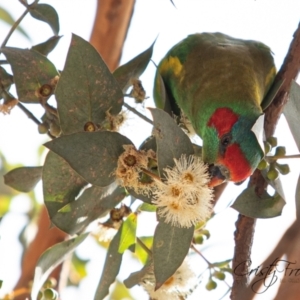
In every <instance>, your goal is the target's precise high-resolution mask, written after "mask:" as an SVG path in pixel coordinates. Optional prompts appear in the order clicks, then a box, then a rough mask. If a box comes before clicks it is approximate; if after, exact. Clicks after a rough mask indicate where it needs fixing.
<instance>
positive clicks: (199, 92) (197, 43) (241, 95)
mask: <svg viewBox="0 0 300 300" xmlns="http://www.w3.org/2000/svg"><path fill="white" fill-rule="evenodd" d="M275 75H276V68H275V65H274V60H273V57H272V52H271V50H270V48H269V47H267V46H266V45H264V44H262V43H260V42H257V41H252V40H241V39H236V38H232V37H230V36H228V35H225V34H222V33H201V34H192V35H189V36H188V37H187V38H185V39H184V40H182V41H181V42H179V43H178V44H176V45H175V46H174V47H173V48H171V50H169V52H168V53H167V54H166V56H165V57H164V58H163V59H162V60H161V62H160V63H159V65H158V67H157V72H156V75H155V82H154V100H155V104H156V106H157V107H159V108H165V109H166V106H168V107H169V109H168V110H169V112H172V113H173V114H175V115H180V114H181V112H182V113H183V114H184V115H185V116H186V117H187V118H188V119H189V121H190V122H191V124H192V126H193V127H194V129H195V131H196V133H197V134H198V135H199V136H200V137H201V138H202V141H203V145H202V159H203V161H204V162H206V163H207V164H209V172H210V175H211V182H210V186H216V185H218V184H220V183H222V182H223V181H225V180H226V181H233V182H241V181H244V180H245V179H246V178H248V177H249V176H250V175H251V174H252V173H253V171H254V170H255V169H256V167H257V166H258V164H259V162H260V161H261V159H262V158H263V157H264V152H263V150H262V147H261V142H262V140H261V141H259V140H258V138H257V136H258V135H261V139H262V133H263V122H262V121H261V120H262V119H263V109H264V103H267V102H268V101H270V100H268V101H267V98H268V95H267V93H268V91H269V89H270V87H271V85H272V83H273V80H274V77H275ZM166 102H167V104H166ZM253 127H255V130H254V128H253Z"/></svg>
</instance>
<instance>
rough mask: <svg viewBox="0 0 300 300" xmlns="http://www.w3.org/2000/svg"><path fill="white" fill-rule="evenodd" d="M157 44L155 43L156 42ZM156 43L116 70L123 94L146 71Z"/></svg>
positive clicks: (115, 75) (115, 74)
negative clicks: (133, 80)
mask: <svg viewBox="0 0 300 300" xmlns="http://www.w3.org/2000/svg"><path fill="white" fill-rule="evenodd" d="M154 43H155V41H154ZM154 43H153V44H152V45H151V46H150V47H149V48H148V49H147V50H145V51H144V52H142V53H141V54H139V55H138V56H136V57H135V58H133V59H132V60H130V61H129V62H127V63H126V64H124V65H122V66H121V67H119V68H118V69H116V70H115V71H114V73H113V75H114V77H115V78H116V79H117V81H118V83H119V86H120V88H121V89H122V91H123V93H126V91H127V89H128V88H129V87H130V86H131V85H132V82H131V81H132V79H137V78H139V77H140V76H141V74H142V73H143V72H144V71H145V69H146V67H147V65H148V63H149V61H150V59H151V56H152V52H153V46H154Z"/></svg>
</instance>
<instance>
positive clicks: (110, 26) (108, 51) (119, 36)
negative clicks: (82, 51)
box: [90, 0, 135, 71]
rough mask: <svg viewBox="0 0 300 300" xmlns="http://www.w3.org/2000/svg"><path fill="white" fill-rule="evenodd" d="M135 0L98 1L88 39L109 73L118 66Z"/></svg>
mask: <svg viewBox="0 0 300 300" xmlns="http://www.w3.org/2000/svg"><path fill="white" fill-rule="evenodd" d="M134 3H135V0H98V7H97V13H96V19H95V23H94V27H93V31H92V35H91V38H90V42H91V44H92V45H93V46H94V47H95V48H96V49H97V50H98V52H99V53H100V54H101V56H102V58H103V59H104V61H105V62H106V64H107V66H108V67H109V69H110V70H111V71H114V70H115V69H116V68H117V66H118V65H119V62H120V58H121V53H122V48H123V44H124V41H125V38H126V35H127V31H128V27H129V24H130V21H131V16H132V13H133V7H134Z"/></svg>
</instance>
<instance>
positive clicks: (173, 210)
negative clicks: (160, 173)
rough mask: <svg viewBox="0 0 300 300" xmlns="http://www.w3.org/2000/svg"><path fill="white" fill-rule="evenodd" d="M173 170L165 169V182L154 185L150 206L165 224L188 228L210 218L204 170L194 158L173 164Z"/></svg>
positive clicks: (208, 192)
mask: <svg viewBox="0 0 300 300" xmlns="http://www.w3.org/2000/svg"><path fill="white" fill-rule="evenodd" d="M174 161H175V166H174V167H173V168H166V169H164V171H165V181H163V182H157V183H156V184H157V189H156V190H154V192H153V194H154V200H153V203H154V204H155V205H157V206H158V208H159V210H158V213H159V215H160V216H162V217H165V221H166V222H167V223H171V224H172V225H174V226H179V227H190V226H192V225H193V224H196V223H197V222H201V221H205V220H206V219H207V218H208V217H209V216H210V214H211V208H212V206H211V200H212V190H211V188H209V187H208V182H209V175H208V174H207V167H206V166H205V165H204V163H203V162H202V161H201V160H200V158H198V157H196V156H192V155H191V156H189V157H186V156H185V155H182V156H181V157H180V159H178V160H176V159H175V160H174Z"/></svg>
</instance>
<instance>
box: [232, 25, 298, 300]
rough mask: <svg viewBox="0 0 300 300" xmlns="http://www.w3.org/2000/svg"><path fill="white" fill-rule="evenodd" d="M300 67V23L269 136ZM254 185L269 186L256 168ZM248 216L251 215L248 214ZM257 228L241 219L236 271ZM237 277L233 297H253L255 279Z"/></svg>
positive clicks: (270, 115) (270, 112) (270, 114)
mask: <svg viewBox="0 0 300 300" xmlns="http://www.w3.org/2000/svg"><path fill="white" fill-rule="evenodd" d="M299 71H300V23H299V25H298V28H297V30H296V31H295V33H294V38H293V40H292V42H291V45H290V47H289V50H288V53H287V55H286V57H285V60H284V62H283V64H282V66H281V68H280V70H279V72H278V73H277V75H276V78H275V81H274V84H276V83H277V82H280V81H283V84H282V85H281V87H280V88H279V90H278V92H277V94H276V96H275V98H274V100H273V102H272V103H271V105H270V106H269V107H268V108H267V109H266V111H265V123H264V129H265V135H266V138H268V137H270V136H272V135H273V134H274V132H275V128H276V125H277V122H278V120H279V118H280V115H281V113H282V111H283V107H284V105H285V104H286V102H287V101H288V96H289V91H290V86H291V83H292V81H293V80H296V78H297V76H298V74H299ZM250 185H251V186H255V191H256V193H257V195H261V194H262V193H263V191H264V190H265V188H266V187H267V182H266V181H265V179H264V178H263V176H262V175H261V172H260V171H259V170H256V171H255V172H254V174H253V175H252V176H251V179H250ZM245 218H247V219H251V218H248V217H245ZM249 226H250V227H249ZM254 228H255V222H251V220H248V221H247V222H246V221H244V222H237V226H236V233H235V236H239V237H240V238H235V241H236V245H235V253H234V258H233V271H234V268H235V267H236V266H237V265H238V264H239V263H240V262H243V261H247V260H248V259H249V258H250V255H251V248H252V237H253V234H254ZM289 232H290V231H289V230H288V231H287V234H288V233H289ZM299 238H300V236H299ZM291 241H293V239H291ZM294 243H295V245H298V242H297V241H296V240H294ZM243 247H244V249H243V250H242V251H241V250H240V249H242V248H243ZM275 258H277V256H276V257H274V258H273V261H274V259H275ZM268 262H269V261H268ZM244 267H245V268H246V265H244ZM244 271H246V270H244ZM244 277H246V276H244ZM234 279H235V280H234V283H233V287H232V293H231V299H232V300H239V299H245V300H246V299H247V300H248V299H252V297H253V296H254V294H253V292H252V291H251V285H253V281H252V282H251V283H250V285H248V284H247V278H244V279H240V278H237V276H236V275H234ZM276 299H279V298H276ZM290 299H292V298H290Z"/></svg>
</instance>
